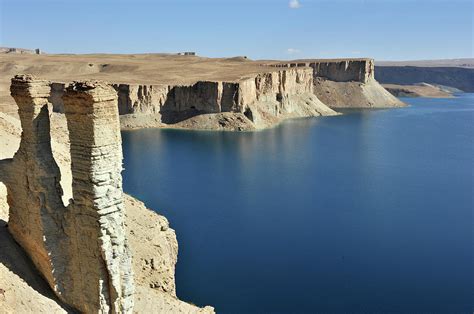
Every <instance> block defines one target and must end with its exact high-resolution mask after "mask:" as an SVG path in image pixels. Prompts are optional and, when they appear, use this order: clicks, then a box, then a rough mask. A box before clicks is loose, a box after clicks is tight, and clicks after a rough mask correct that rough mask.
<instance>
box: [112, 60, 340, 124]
mask: <svg viewBox="0 0 474 314" xmlns="http://www.w3.org/2000/svg"><path fill="white" fill-rule="evenodd" d="M312 75H313V74H312V70H311V69H309V68H299V69H284V70H278V71H275V72H268V73H260V74H256V75H255V76H252V77H248V78H243V79H241V80H239V81H237V82H219V81H199V82H197V83H195V84H193V85H134V84H118V85H117V84H116V85H114V87H115V89H116V90H117V92H118V98H119V103H118V106H119V111H120V113H121V114H124V115H125V114H132V115H135V117H137V115H139V114H151V115H154V119H157V120H159V122H161V123H164V124H168V125H169V124H177V123H180V122H181V121H184V120H186V119H190V118H193V117H197V116H199V115H209V114H216V115H213V116H207V117H208V118H215V119H211V120H212V121H213V122H212V123H208V124H205V125H207V126H209V128H219V125H222V124H225V123H229V124H230V125H233V122H232V120H236V123H237V124H238V127H239V128H243V129H258V128H264V127H268V126H271V125H273V124H276V123H278V122H279V121H281V120H283V119H286V118H290V117H308V116H320V115H334V114H336V112H334V111H333V110H331V109H329V108H327V106H325V105H324V104H323V103H322V102H320V101H319V100H318V99H317V97H315V96H314V95H313V78H312ZM222 113H235V114H240V115H241V117H243V119H244V120H245V119H247V120H248V122H247V123H245V122H244V121H240V120H241V119H240V118H238V119H230V117H228V116H227V117H226V115H222ZM236 118H237V116H236ZM194 120H197V119H194ZM199 120H204V119H202V118H201V119H199ZM128 121H130V119H128ZM132 121H133V120H132ZM131 123H133V122H131ZM237 124H236V126H237ZM186 125H193V123H192V122H190V123H187V124H186ZM194 125H195V126H196V128H200V127H199V124H194ZM205 125H204V126H205ZM204 128H207V127H204Z"/></svg>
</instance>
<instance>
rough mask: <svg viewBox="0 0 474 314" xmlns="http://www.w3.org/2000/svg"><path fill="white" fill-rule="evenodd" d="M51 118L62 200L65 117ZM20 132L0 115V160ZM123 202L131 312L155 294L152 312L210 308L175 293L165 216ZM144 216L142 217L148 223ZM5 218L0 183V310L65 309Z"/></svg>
mask: <svg viewBox="0 0 474 314" xmlns="http://www.w3.org/2000/svg"><path fill="white" fill-rule="evenodd" d="M50 119H51V121H52V128H51V135H52V138H53V139H52V150H53V155H54V159H55V160H56V161H57V162H58V165H59V167H60V169H61V174H62V180H61V184H62V187H63V189H64V191H65V200H68V198H70V196H71V183H70V182H71V179H70V177H71V172H70V171H71V167H70V156H69V153H68V149H69V143H68V136H67V130H66V123H65V118H64V115H59V114H51V117H50ZM20 134H21V128H20V123H19V121H18V120H16V119H14V118H12V117H11V116H9V115H6V114H3V113H1V114H0V140H1V141H0V158H2V159H3V158H11V157H12V156H13V154H14V152H15V151H16V150H17V149H18V146H19V142H20ZM124 204H125V206H126V208H127V210H128V212H129V213H130V214H129V215H127V216H126V218H125V223H126V225H127V230H129V232H128V237H129V238H130V242H131V243H134V244H136V246H135V247H136V249H134V254H135V256H136V260H134V263H133V269H134V272H135V273H136V274H137V285H138V289H137V293H136V295H135V297H136V298H137V300H138V301H137V302H136V304H135V311H136V312H144V309H150V302H151V301H150V300H149V299H150V298H154V297H155V296H156V297H158V298H159V297H162V298H163V300H154V301H153V302H151V304H154V310H156V311H161V310H164V309H175V310H176V311H181V312H198V311H199V312H200V311H205V312H212V311H213V310H212V308H210V307H208V308H206V309H204V310H201V309H199V308H197V307H195V306H192V305H189V304H186V303H184V302H181V301H179V300H178V299H177V298H176V297H175V284H174V266H175V263H176V260H177V243H176V237H175V234H174V230H172V229H171V228H169V227H167V225H168V224H167V221H166V219H165V218H164V217H162V216H159V215H157V214H156V213H154V212H151V211H150V210H148V209H146V208H145V206H144V205H143V204H142V203H141V202H139V201H137V200H135V199H133V198H132V197H130V196H126V197H125V203H124ZM143 217H146V221H144V220H143ZM8 218H9V217H8V205H7V203H6V189H5V186H4V185H3V184H2V183H0V220H1V221H0V237H1V241H0V245H1V249H0V279H1V280H0V289H3V290H4V291H5V292H4V294H5V297H2V295H0V312H1V313H3V312H6V313H9V312H17V311H20V312H46V311H48V312H53V313H56V312H64V311H65V309H66V307H65V306H64V305H61V303H60V301H58V300H57V299H56V298H55V296H54V294H53V293H52V291H51V290H50V289H49V287H48V285H47V284H46V282H45V281H44V280H43V279H42V278H41V277H40V276H39V274H38V272H37V271H36V269H35V268H34V266H33V265H32V263H31V262H30V261H29V259H28V258H27V256H26V255H25V254H24V253H23V250H22V249H21V248H20V246H19V245H18V244H17V243H16V242H15V241H14V240H13V238H12V237H11V236H10V234H9V233H8V231H7V228H6V227H5V224H6V221H8ZM151 226H160V227H159V228H158V227H157V228H156V231H155V233H153V235H152V236H151V237H150V233H149V230H148V229H145V228H149V227H151ZM151 260H153V262H152V263H150V261H151ZM147 262H148V263H149V265H153V267H149V268H146V267H145V268H144V267H143V264H145V265H146V263H147ZM150 286H153V287H154V289H152V288H150ZM160 291H161V292H160ZM151 296H153V297H151ZM145 302H146V303H145Z"/></svg>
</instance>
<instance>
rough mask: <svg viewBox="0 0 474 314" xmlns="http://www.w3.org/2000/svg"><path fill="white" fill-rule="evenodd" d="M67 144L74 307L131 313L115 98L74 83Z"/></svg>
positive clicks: (67, 98) (68, 96)
mask: <svg viewBox="0 0 474 314" xmlns="http://www.w3.org/2000/svg"><path fill="white" fill-rule="evenodd" d="M63 101H64V109H65V114H66V118H67V123H68V129H69V136H70V142H71V161H72V176H73V183H72V191H73V203H72V204H71V205H70V207H71V208H70V213H69V215H70V217H69V218H70V219H67V221H68V223H69V225H68V227H67V229H68V230H69V231H68V233H70V234H69V237H70V239H71V257H72V259H71V262H72V264H71V267H72V272H71V274H72V276H73V278H72V279H73V282H74V291H75V293H74V294H75V295H76V296H78V297H81V300H77V299H74V300H73V301H74V303H75V304H74V306H75V307H76V308H78V309H79V310H81V311H84V312H97V309H100V311H101V312H112V313H118V312H131V310H132V306H133V298H132V294H133V277H132V270H131V254H130V250H129V248H128V245H127V242H126V238H125V227H124V204H123V198H122V176H121V171H122V148H121V136H120V124H119V117H118V110H117V93H116V92H115V90H114V89H113V88H112V87H110V86H108V85H107V84H103V83H99V82H74V83H72V84H70V85H69V86H68V88H67V89H66V92H65V94H64V96H63Z"/></svg>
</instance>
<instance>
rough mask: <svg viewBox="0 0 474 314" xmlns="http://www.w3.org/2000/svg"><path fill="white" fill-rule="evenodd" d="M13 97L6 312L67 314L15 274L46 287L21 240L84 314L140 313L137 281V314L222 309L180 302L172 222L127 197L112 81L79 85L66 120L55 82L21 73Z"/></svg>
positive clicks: (4, 169)
mask: <svg viewBox="0 0 474 314" xmlns="http://www.w3.org/2000/svg"><path fill="white" fill-rule="evenodd" d="M11 90H12V95H13V96H14V98H15V100H16V101H17V104H18V106H19V109H20V110H19V116H20V119H21V128H22V130H21V128H20V125H19V122H18V121H17V120H16V119H15V118H12V117H8V116H7V115H2V114H0V134H2V138H4V139H6V140H7V139H8V141H9V142H3V141H2V142H1V143H0V151H1V153H0V157H2V158H6V159H3V160H0V243H1V245H0V246H1V247H3V248H8V250H7V251H2V250H0V255H1V257H2V259H1V261H0V278H1V280H0V281H1V282H2V283H4V285H3V286H2V287H1V288H6V289H5V290H6V291H5V295H6V297H4V298H3V300H2V307H3V308H5V309H6V310H7V312H9V310H10V309H11V310H12V311H13V310H15V311H18V310H19V311H27V312H36V311H43V310H44V309H46V308H47V309H49V310H50V311H51V312H64V309H63V308H61V306H64V304H61V302H60V301H59V300H57V299H54V298H52V297H51V295H50V293H49V292H48V289H47V288H46V287H45V286H44V285H35V286H34V287H33V288H34V289H39V288H41V289H39V290H38V291H42V292H41V293H37V292H38V291H35V290H33V289H31V288H29V287H27V286H28V285H27V284H26V283H25V282H24V281H22V280H21V278H17V277H15V275H14V274H13V273H11V272H10V271H9V270H8V269H10V270H11V271H13V272H14V273H16V274H29V275H28V276H29V277H28V278H24V280H27V282H29V283H30V284H31V282H41V280H40V278H39V276H38V274H37V271H36V270H35V269H32V268H29V267H28V265H29V264H28V259H25V257H24V255H22V250H21V249H20V248H19V247H18V246H17V245H16V243H15V242H14V241H13V239H11V236H10V235H9V233H11V234H12V235H13V237H14V239H15V240H16V241H17V242H18V243H19V244H20V245H21V246H22V248H23V249H24V250H25V252H26V253H27V254H28V256H29V258H30V259H31V260H32V261H33V263H34V268H36V269H37V270H38V271H39V272H40V273H41V275H42V276H43V277H44V278H45V279H46V281H47V283H48V284H49V286H50V287H51V289H52V290H54V292H55V293H56V295H57V296H58V297H59V299H60V300H61V301H63V302H64V303H65V304H67V305H70V306H73V307H74V308H75V309H79V310H80V311H82V312H87V313H90V312H110V313H116V312H123V313H126V312H131V311H132V306H133V298H132V293H133V292H134V291H133V290H134V285H133V279H135V280H134V281H135V283H136V284H137V288H138V289H136V290H135V293H134V296H135V306H134V310H135V311H137V312H144V311H145V310H146V309H150V304H152V305H153V306H152V307H151V308H153V309H154V310H155V311H156V310H158V311H163V312H170V311H171V312H183V311H184V312H190V313H191V312H213V309H212V308H210V307H206V308H205V309H199V308H197V307H195V306H192V305H189V304H186V303H184V302H182V301H179V300H178V299H177V298H176V287H175V281H174V268H175V264H176V261H177V253H178V243H177V241H176V235H175V232H174V230H173V229H171V228H169V225H168V221H167V220H166V219H165V218H164V217H162V216H159V215H157V214H156V213H154V212H152V211H150V210H148V209H147V208H145V206H144V205H143V203H141V202H139V201H137V200H135V199H134V198H132V197H130V196H127V195H125V196H122V195H123V194H122V191H121V175H120V172H121V169H122V168H121V166H122V163H121V158H122V153H121V144H120V142H121V141H120V133H119V128H118V127H119V122H118V111H117V106H116V97H117V96H116V93H115V90H113V89H112V88H111V87H110V86H107V85H106V84H102V83H73V84H71V85H70V86H69V87H68V88H67V89H66V91H65V95H64V104H65V111H66V115H63V114H51V112H50V111H49V110H50V104H49V103H48V96H49V90H50V87H49V82H47V81H41V80H36V79H34V78H32V77H30V76H18V77H15V78H14V79H13V80H12V88H11ZM66 119H67V127H66ZM50 126H51V127H50ZM21 131H23V132H21ZM20 134H21V141H20ZM51 136H53V139H51ZM69 139H70V141H69ZM18 145H19V147H20V148H19V150H18V151H17V153H15V155H14V157H13V158H10V157H11V156H12V155H13V154H14V151H15V147H18ZM69 151H70V153H69ZM71 159H72V162H71ZM71 177H72V180H71ZM71 182H72V184H71ZM3 183H4V184H5V185H3ZM63 191H64V194H65V199H63V200H62V199H61V196H62V194H63ZM6 193H8V205H7V197H6ZM71 197H72V199H71V200H70V201H68V200H69V199H70V198H71ZM64 200H65V201H66V202H65V203H68V202H69V205H68V206H64V205H63V202H64ZM125 207H126V208H128V213H125V212H124V208H125ZM7 220H8V222H9V224H8V230H9V232H7V231H6V227H5V225H4V222H6V221H7ZM150 230H153V232H152V233H151V234H150ZM127 238H128V239H127ZM128 243H131V245H132V248H133V252H134V258H133V260H131V253H130V250H129V247H128ZM13 251H14V252H13ZM4 253H5V254H4ZM12 259H13V260H12ZM9 260H10V261H11V262H8V261H9ZM5 261H6V264H4V262H5ZM13 264H14V265H15V266H14V265H13ZM20 269H21V270H20ZM25 269H27V270H25ZM132 269H133V272H132ZM133 273H134V274H133ZM132 274H133V277H132ZM20 276H21V275H20ZM25 286H26V287H25ZM28 289H29V290H30V292H29V293H26V292H24V291H27V290H28ZM43 290H44V291H43ZM48 297H49V298H50V299H48ZM28 300H29V301H30V302H28ZM20 301H21V303H22V304H21V305H20V304H19V303H20ZM27 303H28V304H27ZM45 304H48V305H47V307H46V305H45Z"/></svg>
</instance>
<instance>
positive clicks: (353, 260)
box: [122, 94, 474, 313]
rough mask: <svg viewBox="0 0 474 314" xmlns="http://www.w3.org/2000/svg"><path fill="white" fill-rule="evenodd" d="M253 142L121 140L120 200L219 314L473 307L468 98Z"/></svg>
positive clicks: (473, 174)
mask: <svg viewBox="0 0 474 314" xmlns="http://www.w3.org/2000/svg"><path fill="white" fill-rule="evenodd" d="M404 101H406V102H407V103H409V104H411V106H410V107H407V108H402V109H390V110H359V111H351V112H348V113H347V114H345V115H343V116H337V117H325V118H312V119H300V120H291V121H287V122H285V123H283V124H282V125H281V126H279V127H277V128H274V129H270V130H265V131H261V132H253V133H238V132H203V131H178V130H160V129H153V130H140V131H130V132H123V134H122V136H123V149H124V157H125V160H124V163H125V171H124V173H123V175H124V189H125V191H126V192H128V193H130V194H132V195H134V196H136V197H138V198H139V199H141V200H142V201H144V202H145V203H146V205H147V206H148V207H150V208H154V209H156V210H157V211H158V212H159V213H161V214H163V215H165V216H166V217H167V218H168V219H169V221H170V224H171V227H172V228H174V229H175V230H176V233H177V236H178V241H179V258H178V259H179V261H178V264H177V274H176V280H177V289H178V290H177V293H178V296H179V297H180V298H182V299H183V300H186V301H189V302H192V303H194V304H197V305H207V304H209V305H212V306H214V307H215V308H216V310H217V311H218V312H234V313H235V312H330V313H338V312H341V313H342V312H349V311H350V312H364V313H367V312H369V313H370V312H407V311H410V312H422V311H423V312H430V313H435V312H436V313H447V312H450V313H472V312H473V310H474V287H473V285H474V258H473V252H474V231H473V230H474V228H473V224H474V220H473V211H474V199H473V191H474V94H464V95H461V96H460V97H458V98H454V99H426V98H413V99H404Z"/></svg>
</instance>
